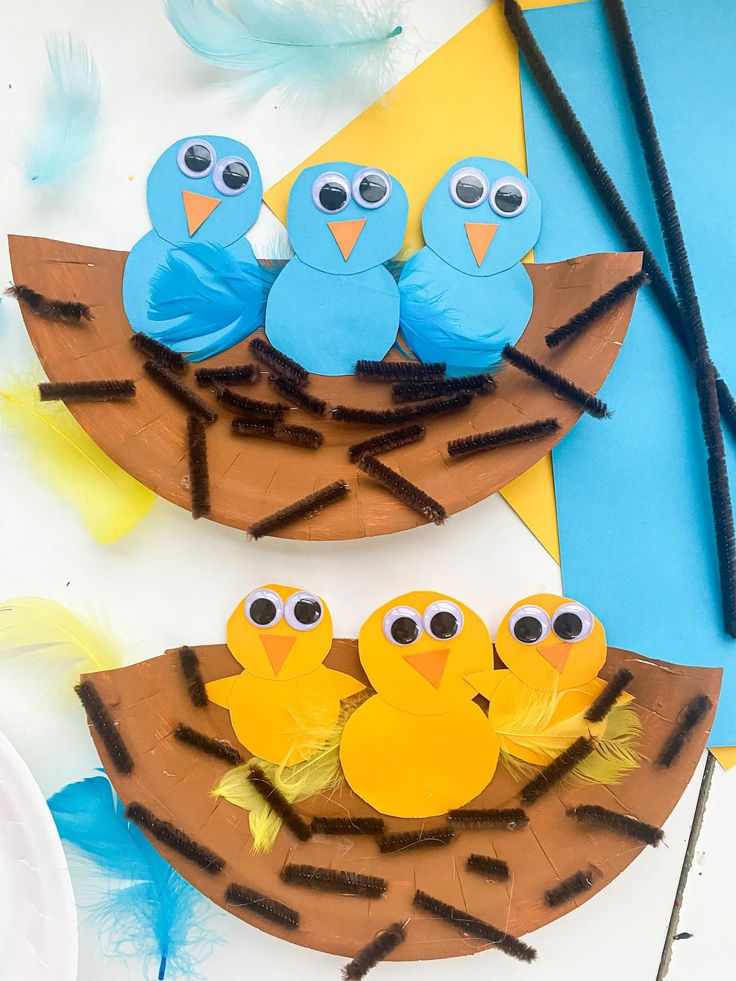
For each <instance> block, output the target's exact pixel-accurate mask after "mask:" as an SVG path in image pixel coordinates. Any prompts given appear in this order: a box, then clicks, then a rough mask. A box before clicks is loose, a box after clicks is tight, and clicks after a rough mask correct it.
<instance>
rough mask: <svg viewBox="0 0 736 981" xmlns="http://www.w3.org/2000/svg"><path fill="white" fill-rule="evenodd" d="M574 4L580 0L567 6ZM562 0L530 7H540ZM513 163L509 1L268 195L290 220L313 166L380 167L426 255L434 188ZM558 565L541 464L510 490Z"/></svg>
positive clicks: (410, 242)
mask: <svg viewBox="0 0 736 981" xmlns="http://www.w3.org/2000/svg"><path fill="white" fill-rule="evenodd" d="M562 2H575V0H562ZM559 3H560V0H528V2H526V3H524V4H522V6H524V7H526V8H528V9H531V8H533V7H541V6H555V5H557V4H559ZM476 154H477V155H486V156H491V157H498V158H500V159H502V160H508V161H509V162H510V163H512V164H515V165H516V166H517V167H518V168H519V169H520V170H523V171H526V152H525V144H524V124H523V118H522V109H521V85H520V81H519V59H518V52H517V50H516V46H515V44H514V42H513V39H512V37H511V34H510V33H509V30H508V28H507V26H506V21H505V19H504V16H503V9H502V5H501V3H498V2H497V3H494V4H493V5H492V6H491V7H489V8H488V9H487V10H485V11H484V12H483V13H482V14H480V15H479V16H478V17H476V18H475V19H474V20H472V21H471V22H470V23H469V24H468V25H467V27H465V28H463V30H461V31H460V32H459V33H458V34H456V35H455V37H453V38H451V39H450V40H449V41H448V42H447V43H446V44H445V45H443V46H442V47H441V48H440V49H439V50H438V51H436V52H435V53H434V54H433V55H431V56H430V57H429V58H427V60H426V61H424V62H423V63H422V64H421V65H419V66H418V67H417V68H415V69H414V71H413V72H411V73H410V74H409V75H407V76H406V77H405V78H403V79H402V80H401V81H400V82H399V83H398V84H397V85H395V86H394V88H392V89H391V90H390V91H389V92H388V93H387V94H386V95H385V96H384V97H383V98H381V99H379V100H378V102H375V103H374V104H373V105H371V106H369V107H368V108H367V109H366V110H365V111H364V112H363V113H361V114H360V115H359V116H357V117H356V118H355V119H354V120H352V122H350V123H348V125H347V126H345V127H344V129H342V130H340V132H339V133H336V134H335V136H333V137H332V138H331V139H330V140H328V141H327V142H326V143H325V144H323V145H322V146H321V147H320V148H319V149H318V150H316V151H315V152H314V153H313V154H311V156H309V157H307V159H306V160H303V161H302V162H301V163H300V164H299V165H298V166H297V167H295V168H294V170H292V171H291V173H289V174H287V175H286V177H284V178H283V179H282V180H280V181H279V182H278V183H277V184H275V185H274V186H273V187H272V188H271V189H270V190H268V191H267V192H266V194H265V195H264V199H265V201H266V204H267V205H268V206H269V208H271V210H272V211H273V212H274V213H275V214H276V216H277V217H278V218H280V219H281V221H282V222H285V221H286V206H287V201H288V197H289V192H290V190H291V186H292V184H293V183H294V180H295V178H296V176H297V174H298V173H300V172H301V171H302V170H303V169H304V168H305V167H309V166H311V165H312V164H316V163H321V162H327V161H334V160H351V161H354V162H356V163H361V164H364V165H365V166H381V167H382V168H383V169H385V170H387V171H389V173H391V174H393V175H395V176H396V177H397V178H398V179H399V180H400V181H401V183H402V184H403V185H404V187H405V188H406V192H407V194H408V196H409V223H408V227H407V234H406V241H405V246H406V247H407V248H409V249H417V248H420V247H421V246H422V245H423V244H424V243H423V241H422V236H421V228H420V219H421V214H422V209H423V207H424V203H425V202H426V200H427V197H428V196H429V194H430V192H431V190H432V188H433V187H434V186H435V184H436V183H437V180H438V178H439V176H440V175H441V174H443V173H444V172H445V171H446V170H447V169H448V168H449V167H450V166H452V164H453V163H454V162H455V161H456V160H460V159H462V158H463V157H468V156H472V155H476ZM501 494H502V495H503V496H504V498H505V499H506V500H507V501H508V503H509V504H510V505H511V507H512V508H513V509H514V510H515V511H516V513H517V514H518V515H519V517H520V518H521V520H522V521H523V522H524V523H525V524H526V525H527V527H528V528H529V529H530V531H531V532H532V533H533V534H534V535H535V536H536V537H537V538H538V539H539V541H540V542H541V543H542V545H543V546H544V547H545V548H546V549H547V551H548V552H549V553H550V555H551V556H552V557H553V558H554V559H555V560H556V561H557V562H559V542H558V538H557V511H556V507H555V496H554V483H553V480H552V465H551V461H550V459H549V458H545V460H542V461H540V463H538V464H537V465H536V466H535V467H532V468H531V470H529V471H527V473H525V474H523V475H522V476H521V477H519V478H517V480H515V481H513V482H512V483H511V484H509V486H508V487H506V488H504V489H503V490H502V491H501Z"/></svg>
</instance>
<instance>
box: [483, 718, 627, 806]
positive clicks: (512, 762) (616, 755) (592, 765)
mask: <svg viewBox="0 0 736 981" xmlns="http://www.w3.org/2000/svg"><path fill="white" fill-rule="evenodd" d="M585 734H586V733H584V732H583V731H582V730H580V731H577V732H576V733H575V734H574V735H573V736H572V737H571V736H570V735H568V736H567V737H566V738H564V739H563V740H560V739H559V738H558V736H559V734H558V733H552V734H550V735H549V738H548V735H547V734H546V733H540V734H538V735H537V737H536V741H534V742H533V743H532V741H531V740H530V743H532V745H533V746H534V748H535V749H540V750H541V751H542V752H544V753H546V754H548V755H549V760H550V762H551V761H552V760H553V759H554V758H555V757H556V756H558V755H559V754H560V753H561V752H563V750H565V749H567V747H568V746H569V745H570V744H571V743H572V742H573V741H574V739H576V738H577V737H578V736H581V735H585ZM641 735H642V727H641V720H640V719H639V716H638V714H637V712H636V710H635V709H634V707H633V706H632V705H616V706H614V708H613V709H611V712H610V713H609V715H608V718H607V724H606V727H605V732H604V733H603V734H602V735H600V736H599V737H598V738H595V739H594V741H593V752H592V753H591V754H590V756H588V757H587V758H586V759H584V760H583V761H582V763H579V764H578V765H577V766H576V767H575V769H574V770H573V771H572V773H570V775H569V776H568V777H567V779H566V780H565V783H567V784H575V785H583V784H591V783H592V784H603V785H605V786H609V787H610V786H613V785H615V784H618V783H621V781H622V780H623V778H624V777H625V776H626V774H627V773H629V771H631V770H635V769H637V767H638V766H639V765H640V762H641V759H640V756H639V753H638V745H639V742H640V740H641ZM501 762H502V763H503V765H504V767H505V768H506V770H508V772H509V773H510V774H511V776H512V777H513V778H514V779H515V780H518V781H526V780H530V779H531V778H532V777H534V776H536V774H538V773H539V771H540V767H538V766H534V765H533V764H531V763H527V762H526V761H525V760H521V759H519V758H518V757H516V756H513V755H511V754H510V753H508V752H506V751H505V750H502V752H501Z"/></svg>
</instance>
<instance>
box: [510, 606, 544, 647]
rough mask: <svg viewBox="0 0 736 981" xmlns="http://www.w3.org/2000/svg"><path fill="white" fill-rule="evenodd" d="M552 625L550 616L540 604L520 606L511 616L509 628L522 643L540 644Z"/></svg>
mask: <svg viewBox="0 0 736 981" xmlns="http://www.w3.org/2000/svg"><path fill="white" fill-rule="evenodd" d="M550 626H551V624H550V620H549V616H548V615H547V614H546V613H545V612H544V610H543V609H542V608H541V607H539V606H520V607H519V609H518V610H514V612H513V613H512V614H511V616H510V618H509V630H510V631H511V633H512V634H513V636H514V637H516V639H517V640H518V641H519V643H520V644H538V643H539V641H540V640H544V638H545V637H546V636H547V634H548V633H549V631H550Z"/></svg>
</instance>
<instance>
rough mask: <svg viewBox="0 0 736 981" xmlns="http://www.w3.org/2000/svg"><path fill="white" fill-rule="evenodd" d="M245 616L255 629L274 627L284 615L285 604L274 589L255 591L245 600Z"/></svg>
mask: <svg viewBox="0 0 736 981" xmlns="http://www.w3.org/2000/svg"><path fill="white" fill-rule="evenodd" d="M244 607H245V615H246V616H247V618H248V619H249V620H250V622H251V623H252V624H253V626H254V627H273V626H275V625H276V624H277V623H278V622H279V620H280V619H281V617H282V616H283V615H284V604H283V602H282V599H281V597H280V596H279V595H278V593H274V591H273V590H272V589H254V590H253V592H252V593H249V595H248V596H246V599H245V604H244Z"/></svg>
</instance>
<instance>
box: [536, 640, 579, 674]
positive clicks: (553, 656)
mask: <svg viewBox="0 0 736 981" xmlns="http://www.w3.org/2000/svg"><path fill="white" fill-rule="evenodd" d="M537 650H538V651H539V653H540V654H541V655H542V657H543V658H544V659H545V661H547V662H548V663H549V664H551V665H552V667H553V668H554V669H555V671H559V672H560V674H562V672H563V671H564V670H565V665H566V664H567V661H568V658H569V657H570V651H572V644H547V645H546V646H542V647H538V648H537Z"/></svg>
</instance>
